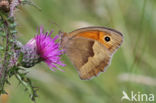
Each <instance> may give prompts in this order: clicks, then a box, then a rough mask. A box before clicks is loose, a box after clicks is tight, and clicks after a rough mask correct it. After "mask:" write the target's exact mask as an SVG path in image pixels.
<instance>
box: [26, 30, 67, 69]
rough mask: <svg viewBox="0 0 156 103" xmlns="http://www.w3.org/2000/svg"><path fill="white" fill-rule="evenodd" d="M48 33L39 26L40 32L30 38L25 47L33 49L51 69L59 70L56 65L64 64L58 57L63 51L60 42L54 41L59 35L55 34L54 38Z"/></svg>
mask: <svg viewBox="0 0 156 103" xmlns="http://www.w3.org/2000/svg"><path fill="white" fill-rule="evenodd" d="M52 32H53V31H51V32H50V33H48V32H46V33H44V32H43V27H40V33H39V34H37V35H36V36H35V38H33V39H31V40H30V41H29V42H28V43H27V44H26V45H25V47H29V48H32V49H34V51H35V52H36V53H37V54H38V55H39V57H40V59H41V61H44V62H45V63H47V64H48V66H49V67H50V69H51V70H52V71H55V70H54V68H56V69H58V70H60V71H63V70H61V69H60V68H58V67H57V65H60V66H65V64H63V63H62V62H61V61H60V59H61V57H60V56H61V55H62V54H63V53H64V52H63V50H60V43H58V42H56V40H57V39H58V38H59V35H56V36H55V37H54V38H51V34H52Z"/></svg>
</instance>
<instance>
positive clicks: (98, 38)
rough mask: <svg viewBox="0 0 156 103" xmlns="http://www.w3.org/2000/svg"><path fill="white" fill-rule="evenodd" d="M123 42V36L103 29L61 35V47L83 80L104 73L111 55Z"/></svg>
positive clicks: (96, 28) (76, 31)
mask: <svg viewBox="0 0 156 103" xmlns="http://www.w3.org/2000/svg"><path fill="white" fill-rule="evenodd" d="M122 42H123V35H122V34H121V33H120V32H118V31H116V30H113V29H110V28H105V27H86V28H80V29H77V30H75V31H72V32H70V33H63V35H62V38H61V45H62V47H63V49H64V50H65V53H66V54H67V56H68V57H69V59H70V60H71V62H72V63H73V65H74V66H75V68H76V69H77V71H78V73H79V76H80V78H81V79H83V80H89V79H91V78H92V77H94V76H97V75H98V74H99V73H100V72H104V71H105V70H106V67H107V66H108V65H109V64H110V62H111V58H112V55H113V54H114V53H115V51H116V50H117V49H118V48H119V47H120V45H121V44H122Z"/></svg>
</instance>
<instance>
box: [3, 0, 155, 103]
mask: <svg viewBox="0 0 156 103" xmlns="http://www.w3.org/2000/svg"><path fill="white" fill-rule="evenodd" d="M33 2H34V3H35V4H36V5H38V6H39V7H40V8H41V9H42V10H41V11H39V10H37V9H36V8H34V7H32V6H29V5H25V6H22V7H20V8H19V9H18V10H17V11H16V21H17V30H18V39H19V40H20V41H22V42H23V43H24V44H25V43H26V42H27V41H28V40H29V39H31V38H32V37H34V36H35V34H36V33H37V27H39V26H40V25H43V26H44V27H45V30H48V31H50V30H51V29H53V30H54V34H55V35H56V34H57V33H58V31H59V30H61V31H63V32H70V31H72V30H75V29H78V28H80V27H86V26H104V27H110V28H114V29H116V30H118V31H120V32H122V33H123V35H124V42H123V44H122V46H121V48H120V49H119V50H118V51H117V52H116V54H115V55H114V56H113V59H112V63H111V66H109V68H108V70H107V71H106V72H105V73H101V75H99V76H98V77H96V78H93V79H92V80H89V81H83V80H80V78H79V76H78V73H77V72H76V70H75V69H74V68H73V66H72V64H71V63H70V61H69V60H68V58H67V57H66V56H63V61H64V62H65V63H66V64H67V66H66V67H63V68H62V69H63V70H64V71H65V72H60V71H56V72H52V71H51V70H50V69H49V68H48V66H47V65H46V64H44V63H41V64H38V65H36V66H35V67H33V68H32V69H30V73H29V74H28V77H30V78H31V79H32V80H33V84H34V85H35V86H37V87H39V91H38V95H39V98H37V103H132V102H128V101H127V100H124V101H122V102H121V97H122V96H123V94H122V91H123V90H124V91H125V92H126V93H127V94H128V95H129V96H130V92H131V91H134V93H138V92H140V93H143V94H145V93H146V94H151V93H152V94H154V95H155V96H156V47H155V45H156V29H155V28H156V0H34V1H33ZM11 83H12V85H11V86H8V87H7V91H8V92H9V96H8V101H7V102H5V103H31V100H30V99H29V95H28V93H26V92H25V91H23V89H24V88H23V87H22V86H21V85H18V81H17V80H16V79H15V78H12V79H11ZM155 99H156V97H155ZM138 103H143V102H138ZM144 103H156V100H155V102H144Z"/></svg>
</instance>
